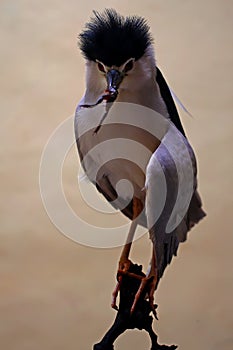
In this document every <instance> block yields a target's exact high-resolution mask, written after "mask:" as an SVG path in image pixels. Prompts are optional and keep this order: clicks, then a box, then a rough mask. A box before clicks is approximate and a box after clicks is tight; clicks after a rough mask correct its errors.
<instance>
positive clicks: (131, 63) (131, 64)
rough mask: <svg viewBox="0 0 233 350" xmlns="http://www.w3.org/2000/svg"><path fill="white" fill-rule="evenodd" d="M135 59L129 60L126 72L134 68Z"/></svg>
mask: <svg viewBox="0 0 233 350" xmlns="http://www.w3.org/2000/svg"><path fill="white" fill-rule="evenodd" d="M133 64H134V59H133V58H132V59H131V60H130V61H129V62H127V63H126V65H125V68H124V72H129V71H130V70H131V69H132V68H133Z"/></svg>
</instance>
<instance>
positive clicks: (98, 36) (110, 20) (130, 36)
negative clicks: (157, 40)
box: [79, 9, 155, 102]
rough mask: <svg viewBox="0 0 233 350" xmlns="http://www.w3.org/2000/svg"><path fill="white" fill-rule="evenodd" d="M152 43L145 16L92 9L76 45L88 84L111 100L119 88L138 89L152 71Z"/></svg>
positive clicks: (153, 64) (90, 87) (153, 62)
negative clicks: (124, 15)
mask: <svg viewBox="0 0 233 350" xmlns="http://www.w3.org/2000/svg"><path fill="white" fill-rule="evenodd" d="M151 44H152V37H151V34H150V32H149V26H148V25H147V23H146V21H145V19H144V18H142V17H137V16H130V17H123V16H121V15H119V14H118V13H117V12H116V11H115V10H112V9H106V10H105V11H104V12H103V13H102V14H100V13H98V12H94V17H93V18H91V20H90V22H88V23H87V24H86V27H85V29H84V30H83V32H82V33H81V34H80V35H79V47H80V49H81V51H82V53H83V56H84V57H85V58H86V60H87V72H86V73H87V75H86V80H87V87H88V88H89V89H93V90H96V92H97V91H98V92H99V93H101V91H102V92H104V91H105V96H106V98H105V99H106V100H108V98H109V100H110V102H112V101H114V100H115V99H116V97H117V95H118V90H119V89H127V88H132V89H135V88H137V87H138V84H139V82H140V81H141V82H142V81H143V79H146V77H147V76H148V73H149V74H150V75H152V73H153V72H152V69H151V67H152V66H155V61H154V55H153V49H152V45H151ZM139 77H140V79H138V78H139ZM142 77H143V79H141V78H142Z"/></svg>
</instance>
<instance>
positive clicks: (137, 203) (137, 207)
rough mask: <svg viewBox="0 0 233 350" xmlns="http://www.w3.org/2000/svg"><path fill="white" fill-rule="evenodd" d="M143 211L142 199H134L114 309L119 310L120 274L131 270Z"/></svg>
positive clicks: (121, 257)
mask: <svg viewBox="0 0 233 350" xmlns="http://www.w3.org/2000/svg"><path fill="white" fill-rule="evenodd" d="M142 209H143V204H142V202H141V200H140V199H138V198H135V197H134V198H133V221H132V223H131V225H130V229H129V233H128V236H127V240H126V243H125V245H124V247H123V250H122V253H121V256H120V260H119V267H118V273H117V279H118V283H117V285H116V288H115V289H114V291H113V293H112V303H111V306H112V308H113V309H116V310H117V309H118V308H117V305H116V300H117V296H118V293H119V290H120V287H121V281H122V275H121V274H120V273H121V272H126V271H128V270H129V267H130V264H131V261H130V260H129V253H130V249H131V246H132V241H133V238H134V235H135V231H136V228H137V225H138V216H139V214H140V213H141V211H142Z"/></svg>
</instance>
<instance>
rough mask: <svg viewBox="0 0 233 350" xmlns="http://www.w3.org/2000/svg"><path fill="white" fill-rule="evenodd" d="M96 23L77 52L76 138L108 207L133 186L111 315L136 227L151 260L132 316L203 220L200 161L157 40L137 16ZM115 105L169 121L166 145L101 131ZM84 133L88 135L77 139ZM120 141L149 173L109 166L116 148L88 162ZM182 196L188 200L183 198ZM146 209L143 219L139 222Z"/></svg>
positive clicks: (117, 128)
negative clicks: (143, 230)
mask: <svg viewBox="0 0 233 350" xmlns="http://www.w3.org/2000/svg"><path fill="white" fill-rule="evenodd" d="M94 15H95V16H94V18H92V19H91V21H90V22H89V23H87V24H86V28H85V29H84V31H83V32H82V33H81V34H80V36H79V39H80V41H79V45H80V48H81V51H82V53H83V55H84V57H85V59H86V91H85V94H84V96H83V98H82V100H81V102H80V103H79V105H78V108H77V111H76V118H75V133H76V140H77V146H78V151H79V155H80V159H81V161H82V165H83V168H84V170H85V172H86V174H87V176H88V178H89V179H90V180H91V181H92V182H93V183H94V184H95V185H96V187H97V189H98V190H99V191H100V192H101V193H102V194H103V195H104V196H105V198H106V199H107V200H108V201H115V200H116V197H117V196H118V194H117V189H116V184H117V183H118V181H119V180H121V179H128V180H129V181H130V183H131V184H132V186H133V189H134V192H133V196H132V198H131V200H130V201H129V202H127V200H128V198H127V196H128V194H127V189H126V190H125V192H123V193H121V198H119V203H121V204H122V203H124V201H125V203H126V205H125V206H122V205H119V208H120V210H121V211H122V213H124V214H125V215H126V216H127V217H129V218H130V219H131V220H132V224H131V226H130V230H129V234H128V238H127V241H126V244H125V246H124V248H123V251H122V254H121V257H120V261H119V270H118V281H119V283H118V285H117V287H116V289H115V291H114V293H113V301H112V307H114V308H116V297H117V293H118V291H119V289H120V283H121V277H120V276H121V273H126V272H127V271H128V269H129V265H130V260H129V252H130V248H131V243H132V239H133V237H134V233H135V230H136V227H137V225H138V224H141V225H144V226H148V230H149V234H150V238H151V240H152V243H153V253H152V260H151V264H150V267H149V269H148V272H147V275H146V278H144V279H143V280H142V282H141V286H140V288H139V291H138V293H137V294H136V296H135V300H134V303H133V305H132V310H131V311H132V312H133V311H134V309H135V306H136V303H137V300H138V298H139V297H140V295H141V293H142V291H143V288H144V287H145V285H146V284H149V293H148V297H149V302H150V304H151V307H153V294H154V291H155V289H156V288H157V285H158V282H159V280H160V278H161V277H162V275H163V272H164V269H165V268H166V266H167V265H168V264H169V263H170V262H171V259H172V257H173V256H174V255H176V253H177V248H178V245H179V243H180V242H182V241H185V240H186V237H187V232H188V231H189V230H190V228H191V227H192V226H193V225H194V224H195V223H197V222H198V221H199V220H200V219H201V218H203V217H204V215H205V213H204V211H203V210H202V208H201V206H202V204H201V200H200V197H199V195H198V193H197V191H196V188H197V184H196V162H195V156H194V153H193V151H192V148H191V146H190V145H189V143H188V141H187V138H186V136H185V133H184V130H183V127H182V125H181V122H180V118H179V115H178V113H177V109H176V107H175V104H174V102H173V99H172V96H171V93H170V90H169V88H168V86H167V84H166V82H165V80H164V78H163V75H162V73H161V71H160V70H159V69H158V67H157V66H156V61H155V56H154V50H153V46H152V38H151V35H150V32H149V27H148V25H147V23H146V21H145V20H144V19H143V18H141V17H137V16H132V17H126V18H124V17H122V16H121V15H119V14H118V13H116V11H114V10H105V11H104V13H102V14H99V13H96V12H95V13H94ZM114 101H116V102H121V103H129V104H134V105H137V106H138V105H139V106H143V107H145V108H146V109H148V108H149V109H150V110H153V111H154V112H157V113H159V114H160V115H161V116H162V119H163V120H164V121H166V123H165V131H164V133H163V135H162V138H161V139H159V138H156V137H154V136H153V137H150V133H149V132H148V130H143V127H140V128H138V127H136V126H133V125H132V126H131V127H130V126H129V125H128V124H124V123H123V124H117V123H114V122H113V123H112V124H108V125H104V126H101V125H102V124H103V121H104V119H108V112H109V111H110V109H112V106H115V105H117V103H114ZM100 105H101V106H102V105H104V106H105V108H106V112H105V113H104V115H102V117H101V116H100V118H99V116H98V118H99V119H98V120H99V125H98V126H97V127H96V125H94V119H93V117H92V116H93V111H95V108H97V107H95V106H100ZM89 110H92V116H90V117H89V114H88V113H86V111H89ZM94 113H95V112H94ZM96 113H97V112H96ZM143 118H144V115H141V119H143ZM92 123H93V125H92ZM85 127H86V130H87V131H86V132H85V133H80V130H82V129H83V128H84V129H85ZM81 134H82V135H81ZM116 137H121V138H132V139H134V140H136V141H137V142H139V143H141V144H143V145H144V146H145V147H146V148H147V149H149V151H150V157H148V155H146V153H145V157H148V159H146V162H145V165H144V169H140V168H139V167H137V166H135V165H134V164H133V162H131V161H130V160H129V159H128V160H127V159H121V158H117V159H113V160H112V161H107V162H106V161H104V158H103V153H104V152H105V151H107V152H109V151H110V152H111V143H110V144H108V146H106V147H107V148H108V149H105V148H104V147H101V150H100V151H99V153H98V151H97V153H96V156H95V157H93V156H91V155H90V154H89V153H90V150H91V149H92V148H94V147H95V146H96V145H98V143H103V144H104V141H106V140H111V139H112V140H113V139H115V138H116ZM165 141H166V142H168V143H169V144H170V145H172V147H173V148H174V157H175V158H176V159H175V160H174V159H173V158H174V157H173V156H171V153H169V152H168V150H167V149H166V147H165V146H164V143H165ZM114 145H115V144H114V143H113V144H112V147H115V146H114ZM109 148H110V149H109ZM185 149H186V153H185ZM187 150H188V152H187ZM140 156H141V155H140ZM190 159H191V164H192V170H193V184H192V190H191V191H192V192H191V196H190V199H189V202H188V205H187V203H186V207H185V208H186V209H185V212H183V213H182V214H181V213H179V210H180V211H182V210H184V209H183V208H182V200H181V204H180V205H178V206H176V208H175V210H176V213H175V217H178V216H179V214H180V215H181V216H182V218H181V219H180V220H178V221H177V225H175V226H174V227H173V229H172V230H170V231H169V230H168V232H167V230H166V227H167V224H168V221H169V219H170V217H171V213H172V211H174V210H173V209H174V206H175V202H176V200H177V193H178V186H180V187H179V188H181V192H182V186H183V182H182V181H184V179H183V177H182V176H180V177H179V176H178V175H179V174H177V172H181V173H182V174H183V172H184V171H185V168H186V167H188V163H190ZM158 162H159V164H160V166H158ZM177 163H178V168H179V170H177ZM100 167H101V171H98V174H97V175H96V172H97V170H96V169H100ZM161 169H162V172H163V176H165V181H166V191H167V192H166V200H165V204H164V207H163V210H162V211H161V213H160V216H159V217H158V218H157V219H156V222H153V220H154V212H155V211H156V206H157V205H158V202H159V198H158V196H159V191H157V189H158V187H159V186H160V185H161V182H160V177H161ZM93 174H95V176H94V175H93ZM182 174H181V175H182ZM178 178H179V181H178ZM178 182H181V183H179V184H178ZM183 195H184V197H185V194H184V193H183ZM181 197H182V194H181ZM181 199H182V198H181ZM115 206H117V205H116V201H115ZM183 207H184V206H183ZM144 209H145V211H144V214H143V216H142V217H141V216H140V215H139V214H140V213H142V211H143V210H144ZM173 216H174V212H173ZM151 222H152V224H151ZM148 223H149V224H148ZM147 287H148V285H147Z"/></svg>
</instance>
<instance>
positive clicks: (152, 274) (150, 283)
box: [131, 247, 158, 319]
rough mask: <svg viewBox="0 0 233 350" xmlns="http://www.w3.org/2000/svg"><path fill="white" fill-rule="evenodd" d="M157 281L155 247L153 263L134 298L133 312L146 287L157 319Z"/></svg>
mask: <svg viewBox="0 0 233 350" xmlns="http://www.w3.org/2000/svg"><path fill="white" fill-rule="evenodd" d="M157 281H158V270H157V263H156V254H155V250H154V247H153V253H152V259H151V265H150V267H149V269H148V271H147V274H146V277H144V278H142V281H141V284H140V286H139V288H138V291H137V293H136V295H135V298H134V302H133V305H132V307H131V313H133V312H134V310H135V307H136V305H137V302H138V300H139V299H140V297H141V295H142V294H143V291H144V289H145V288H146V289H147V294H148V298H149V303H150V306H151V310H152V312H153V314H154V316H155V318H156V319H157V313H156V305H154V292H155V289H156V287H157Z"/></svg>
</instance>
